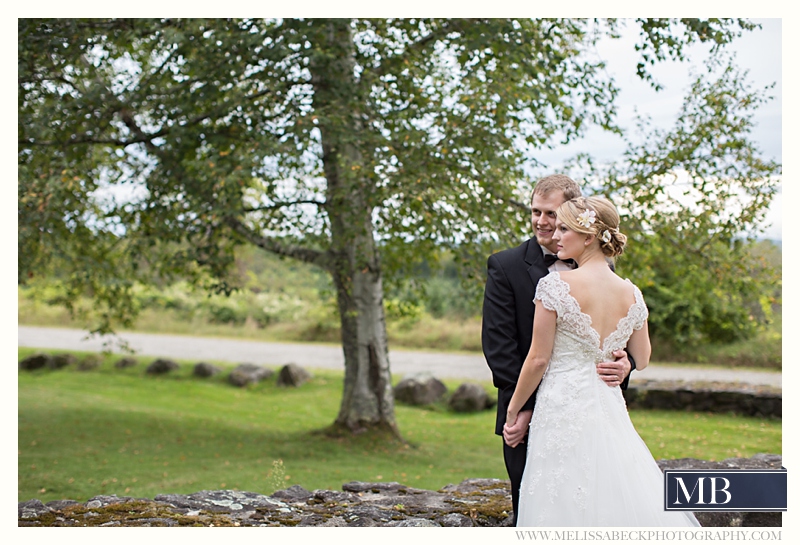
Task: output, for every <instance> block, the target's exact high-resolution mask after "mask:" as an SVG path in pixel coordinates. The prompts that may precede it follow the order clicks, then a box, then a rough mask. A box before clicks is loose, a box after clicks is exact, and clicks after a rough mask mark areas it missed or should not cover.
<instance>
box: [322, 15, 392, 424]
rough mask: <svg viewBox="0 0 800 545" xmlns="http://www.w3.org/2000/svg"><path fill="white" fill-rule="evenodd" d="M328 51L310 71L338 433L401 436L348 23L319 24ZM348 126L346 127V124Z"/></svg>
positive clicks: (333, 20) (340, 21)
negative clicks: (326, 227)
mask: <svg viewBox="0 0 800 545" xmlns="http://www.w3.org/2000/svg"><path fill="white" fill-rule="evenodd" d="M318 24H319V25H320V28H319V32H318V34H317V36H318V39H319V40H320V42H323V43H322V44H320V45H322V47H320V48H319V49H318V51H320V53H318V54H317V55H316V56H315V57H314V59H313V61H312V63H311V64H310V66H309V70H310V72H311V74H312V84H313V85H314V110H315V111H316V112H318V120H319V129H320V134H321V140H322V142H321V143H322V164H323V170H324V174H325V179H326V182H327V189H326V210H327V212H328V218H329V220H330V229H331V246H330V255H331V257H332V259H331V265H330V273H331V275H332V276H333V281H334V285H335V286H336V296H337V302H338V307H339V314H340V317H341V324H342V349H343V350H344V365H345V378H344V392H343V396H342V405H341V408H340V409H339V415H338V416H337V418H336V422H335V423H334V428H340V429H347V430H350V431H352V432H361V431H366V430H368V429H378V430H384V431H391V433H392V434H394V435H398V436H399V433H398V430H397V425H396V423H395V419H394V394H393V391H392V375H391V372H390V370H389V350H388V342H387V335H386V320H385V316H384V310H383V282H382V279H381V267H380V258H379V255H378V252H377V250H376V245H375V240H374V234H373V232H374V229H373V224H372V212H373V208H374V207H373V205H372V203H371V192H372V191H373V190H374V188H373V186H372V184H371V182H370V180H369V179H368V178H366V177H365V176H364V174H363V171H362V169H361V167H362V165H363V160H362V159H363V155H362V151H361V144H362V142H361V138H362V128H363V120H362V118H361V117H360V112H359V102H358V98H357V97H358V94H359V89H358V82H357V81H356V76H355V70H354V66H355V62H354V58H353V42H352V36H351V33H350V27H349V21H348V20H347V19H332V20H327V21H321V20H320V21H318ZM343 120H344V121H343Z"/></svg>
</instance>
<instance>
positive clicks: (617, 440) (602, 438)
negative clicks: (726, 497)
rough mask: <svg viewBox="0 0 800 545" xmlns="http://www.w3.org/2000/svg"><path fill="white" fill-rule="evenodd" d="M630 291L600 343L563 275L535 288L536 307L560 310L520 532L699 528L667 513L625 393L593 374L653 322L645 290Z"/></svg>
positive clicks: (532, 441) (523, 492) (535, 424)
mask: <svg viewBox="0 0 800 545" xmlns="http://www.w3.org/2000/svg"><path fill="white" fill-rule="evenodd" d="M628 282H630V281H628ZM630 285H631V289H632V290H633V292H634V295H635V302H634V304H633V305H632V306H631V307H630V309H629V310H628V314H627V315H626V316H625V317H624V318H622V319H621V320H620V321H619V323H618V324H617V328H616V330H615V331H614V332H613V333H612V334H610V335H609V336H608V337H607V338H606V339H604V340H603V342H602V344H601V341H600V335H599V334H598V333H597V331H595V330H594V329H593V328H592V325H591V322H592V319H591V317H590V316H589V315H587V314H584V313H583V312H582V311H581V308H580V305H579V304H578V301H577V300H576V299H575V298H574V297H572V295H570V293H569V284H567V283H566V282H564V280H562V279H561V276H560V275H559V273H557V272H553V273H550V274H549V275H547V276H546V277H544V278H543V279H542V280H540V281H539V284H538V286H537V289H536V300H541V301H542V304H543V305H544V307H545V308H547V309H550V310H554V311H555V312H556V314H557V319H556V333H555V339H554V344H553V353H552V355H551V357H550V363H549V366H548V368H547V370H546V371H545V374H544V377H543V378H542V381H541V384H540V385H539V391H538V394H537V397H536V405H535V409H534V412H533V419H532V420H531V425H530V432H529V438H528V457H527V461H526V465H525V473H524V474H523V477H522V485H521V487H520V500H519V501H520V505H519V511H520V512H519V516H518V519H517V526H550V527H563V526H569V527H572V526H583V527H592V526H618V527H639V526H699V523H698V522H697V519H696V518H695V517H694V515H693V514H691V513H690V512H684V511H665V510H664V480H663V476H662V473H661V470H660V469H659V467H658V465H657V464H656V462H655V460H654V459H653V456H652V455H651V454H650V451H649V450H648V449H647V446H646V445H645V444H644V441H642V439H641V438H640V437H639V434H638V433H636V430H635V429H634V427H633V424H632V423H631V420H630V417H629V416H628V410H627V407H626V406H625V400H624V399H623V397H622V391H621V389H620V388H619V387H614V388H612V387H609V386H608V385H607V384H606V383H605V382H603V380H602V379H601V378H600V376H599V374H598V373H597V370H596V369H595V365H596V364H597V363H600V362H603V361H612V360H613V357H612V355H611V353H612V352H613V351H614V350H618V349H622V348H625V346H626V345H627V343H628V339H629V338H630V336H631V334H632V333H633V331H634V330H635V329H640V328H641V327H642V326H643V325H644V322H645V320H646V319H647V314H648V312H647V307H646V306H645V303H644V299H643V298H642V293H641V291H639V288H637V287H636V286H634V285H633V284H632V283H631V284H630Z"/></svg>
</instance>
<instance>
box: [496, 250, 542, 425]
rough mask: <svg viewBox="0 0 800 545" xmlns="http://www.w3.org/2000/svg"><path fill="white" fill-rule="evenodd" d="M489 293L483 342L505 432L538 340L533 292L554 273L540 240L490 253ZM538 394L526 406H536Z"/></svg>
mask: <svg viewBox="0 0 800 545" xmlns="http://www.w3.org/2000/svg"><path fill="white" fill-rule="evenodd" d="M487 269H488V276H487V278H486V288H485V291H484V295H483V325H482V332H481V342H482V344H483V354H484V356H485V357H486V362H487V363H488V364H489V368H490V369H491V370H492V379H493V381H494V385H495V387H496V388H497V424H496V425H495V433H496V434H497V435H502V434H503V424H505V422H506V411H507V408H508V404H509V402H510V401H511V397H512V396H513V395H514V388H516V386H517V380H518V379H519V373H520V371H521V370H522V363H523V362H524V361H525V357H526V356H527V355H528V351H529V350H530V348H531V340H532V338H533V310H534V308H535V307H534V304H533V296H534V295H535V294H536V284H537V283H538V282H539V280H541V279H542V278H543V277H544V276H546V275H547V273H548V272H549V271H548V270H547V267H546V266H545V264H544V256H543V253H542V248H541V246H539V243H538V242H536V239H535V238H531V239H528V240H526V241H525V242H523V243H522V244H520V245H519V246H517V247H516V248H509V249H508V250H503V251H502V252H498V253H496V254H493V255H491V256H489V260H488V263H487ZM535 398H536V392H534V394H533V395H532V396H531V398H530V399H529V400H528V401H527V403H525V406H524V407H523V410H531V409H533V405H534V400H535Z"/></svg>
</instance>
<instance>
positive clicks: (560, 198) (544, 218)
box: [481, 174, 636, 526]
mask: <svg viewBox="0 0 800 545" xmlns="http://www.w3.org/2000/svg"><path fill="white" fill-rule="evenodd" d="M580 196H581V188H580V186H579V185H578V184H577V183H576V182H575V181H574V180H572V179H571V178H569V177H567V176H564V175H562V174H553V175H551V176H547V177H545V178H542V179H541V180H539V181H538V182H536V185H535V187H534V189H533V195H532V197H531V214H532V225H533V230H534V233H535V238H531V239H528V240H526V241H525V242H523V243H522V244H520V245H519V246H517V247H516V248H510V249H508V250H503V251H501V252H498V253H496V254H494V255H491V256H489V260H488V265H487V266H488V277H487V279H486V288H485V292H484V297H483V326H482V327H483V330H482V335H481V341H482V344H483V354H484V356H485V357H486V362H487V363H488V364H489V367H490V368H491V370H492V378H493V382H494V385H495V387H496V388H497V389H498V392H497V393H498V395H497V423H496V425H495V433H496V434H497V435H503V425H504V424H505V422H506V408H507V407H508V403H509V402H510V401H511V396H513V395H514V389H515V388H516V385H517V380H518V379H519V373H520V370H521V369H522V363H523V362H524V361H525V357H526V356H527V355H528V351H529V350H530V347H531V342H532V336H533V311H534V308H535V307H534V304H533V297H534V295H535V293H536V285H537V283H538V282H539V280H541V279H542V278H543V277H545V276H546V275H547V274H548V273H549V272H551V271H563V270H570V269H573V268H574V267H575V263H574V262H571V263H566V262H564V261H560V260H558V258H557V257H556V255H555V253H556V251H557V247H556V242H555V241H553V238H552V237H553V232H554V231H555V221H556V209H557V208H558V207H559V206H561V203H563V202H564V201H567V200H569V199H574V198H575V197H580ZM570 261H571V260H570ZM614 357H615V358H616V361H613V362H604V363H600V364H598V366H597V372H598V373H599V374H600V376H601V378H602V379H603V380H604V381H605V382H606V383H607V384H608V385H609V386H621V387H622V388H623V389H625V388H627V386H628V378H629V375H630V372H631V370H632V369H635V368H636V366H635V364H634V362H633V360H630V359H629V357H628V355H627V354H626V353H625V352H624V351H622V350H620V351H617V352H614ZM535 400H536V392H534V393H533V395H532V396H531V398H530V399H529V400H528V402H527V403H526V404H525V406H524V407H523V409H522V411H520V413H519V416H518V417H517V421H516V423H515V424H514V426H513V427H512V428H511V429H510V430H508V431H507V432H506V434H505V435H504V441H503V458H504V459H505V463H506V470H507V471H508V476H509V478H510V479H511V501H512V505H513V508H514V521H513V522H514V525H515V526H516V524H517V512H518V510H519V487H520V483H521V482H522V473H523V471H524V470H525V460H526V456H527V451H528V436H527V433H528V425H529V424H530V421H531V416H532V415H533V406H534V403H535Z"/></svg>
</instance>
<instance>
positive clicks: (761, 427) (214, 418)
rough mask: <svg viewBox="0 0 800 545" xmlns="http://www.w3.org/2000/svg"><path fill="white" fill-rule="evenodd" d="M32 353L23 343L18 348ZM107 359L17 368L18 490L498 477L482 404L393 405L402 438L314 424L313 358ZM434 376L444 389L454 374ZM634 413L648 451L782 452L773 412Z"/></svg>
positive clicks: (93, 491) (331, 387) (432, 482)
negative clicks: (291, 365) (289, 370)
mask: <svg viewBox="0 0 800 545" xmlns="http://www.w3.org/2000/svg"><path fill="white" fill-rule="evenodd" d="M33 352H34V351H33V350H32V349H25V348H23V349H20V350H19V357H20V358H23V357H26V356H28V355H31V354H32V353H33ZM76 355H78V356H79V357H83V356H85V355H86V354H84V353H76ZM116 358H117V357H113V356H109V357H106V358H105V359H104V362H103V364H102V365H101V366H100V367H99V368H98V369H96V370H93V371H77V370H75V369H71V368H66V369H62V370H59V371H49V370H41V371H34V372H20V373H19V374H18V399H19V407H18V409H19V423H18V432H19V433H18V445H19V449H18V450H19V454H18V464H17V467H18V479H17V483H18V485H17V498H18V501H26V500H29V499H32V498H38V499H40V500H42V501H44V502H47V501H50V500H58V499H74V500H78V501H86V500H88V499H89V498H90V497H92V496H94V495H97V494H117V495H119V496H133V497H148V498H153V497H155V496H156V495H157V494H167V493H178V494H189V493H193V492H197V491H199V490H217V489H238V490H247V491H251V492H257V493H261V494H271V493H272V492H273V491H275V490H276V489H282V488H288V487H289V486H291V485H295V484H298V485H301V486H303V487H305V488H307V489H309V490H314V489H318V488H321V489H325V488H328V489H333V490H341V486H342V484H343V483H346V482H349V481H353V480H362V481H397V482H401V483H404V484H406V485H408V486H414V487H419V488H427V489H432V490H436V489H438V488H440V487H442V486H445V485H446V484H448V483H458V482H461V481H462V480H464V479H467V478H475V477H484V478H498V479H505V478H506V474H505V468H504V467H503V462H502V456H501V454H500V443H499V441H500V439H499V438H498V437H497V436H496V435H494V433H493V430H494V418H495V414H494V412H493V411H484V412H481V413H469V414H456V413H452V412H449V411H442V410H425V409H420V408H414V407H405V406H398V407H397V409H396V410H397V420H398V422H399V424H400V426H401V427H402V428H403V430H404V435H405V436H406V438H407V439H408V440H409V441H410V443H411V444H410V445H407V446H402V445H398V444H387V443H386V442H384V441H375V440H374V439H372V438H370V437H369V436H367V435H359V436H352V437H348V438H329V437H326V436H324V435H321V434H320V433H318V432H319V428H320V422H324V421H326V420H328V421H329V420H332V419H333V416H334V415H335V413H336V410H337V406H338V402H339V398H340V397H341V389H342V373H341V372H332V371H323V370H315V371H314V378H313V379H312V380H311V381H310V382H309V383H307V384H305V385H304V386H303V387H301V388H298V389H286V388H278V387H277V386H276V385H275V384H274V382H273V381H266V382H263V383H261V384H258V385H255V386H253V387H248V388H245V389H239V388H235V387H233V386H230V385H229V384H227V383H226V382H225V381H226V375H227V371H229V370H230V366H226V365H225V364H221V363H218V365H220V366H221V367H223V368H224V369H225V371H224V372H223V373H221V374H220V375H217V376H215V377H212V378H207V379H201V378H196V377H193V376H191V367H192V364H193V362H188V361H179V363H180V364H181V366H182V367H181V369H179V370H178V371H176V372H175V373H174V374H170V375H166V376H158V377H155V376H146V375H145V374H144V367H145V366H146V365H147V364H148V363H149V360H150V359H149V358H139V361H140V363H139V365H138V366H136V367H132V368H126V369H116V368H114V367H113V362H114V361H115V360H116ZM445 383H446V384H447V386H448V388H450V390H451V391H452V390H454V389H455V388H456V387H457V386H458V384H459V382H458V381H452V380H446V381H445ZM485 386H486V387H487V388H491V385H489V384H486V385H485ZM631 417H632V419H633V421H634V424H635V426H636V428H637V430H638V431H639V432H640V434H641V435H642V437H643V438H644V439H645V441H646V442H647V445H648V447H649V448H650V449H651V450H652V452H653V455H654V456H655V457H656V459H659V458H681V457H687V456H691V457H697V458H702V459H708V460H721V459H724V458H729V457H733V456H752V455H753V454H756V453H758V452H770V453H776V454H780V453H781V452H782V450H781V435H782V434H781V423H780V421H776V420H765V419H763V418H745V417H733V416H725V415H710V414H702V413H678V412H663V411H634V412H633V413H632V415H631Z"/></svg>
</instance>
